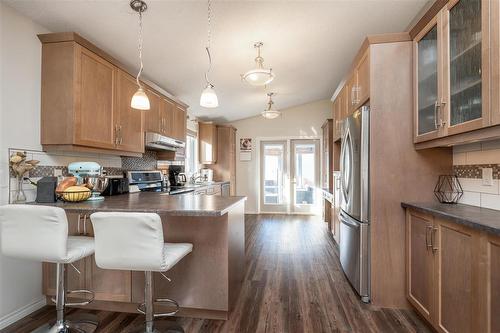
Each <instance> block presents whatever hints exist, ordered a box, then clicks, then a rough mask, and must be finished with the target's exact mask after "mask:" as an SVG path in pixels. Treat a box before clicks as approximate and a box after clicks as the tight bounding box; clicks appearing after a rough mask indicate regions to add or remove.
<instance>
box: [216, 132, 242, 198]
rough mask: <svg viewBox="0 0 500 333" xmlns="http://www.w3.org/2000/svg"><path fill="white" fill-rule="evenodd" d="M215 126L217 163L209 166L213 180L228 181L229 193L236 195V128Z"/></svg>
mask: <svg viewBox="0 0 500 333" xmlns="http://www.w3.org/2000/svg"><path fill="white" fill-rule="evenodd" d="M216 127H217V144H216V147H217V163H215V164H212V165H211V166H210V168H211V169H212V170H213V172H214V180H215V181H218V182H229V183H230V184H229V187H230V195H236V128H235V127H233V126H231V125H217V126H216ZM220 147H224V149H220Z"/></svg>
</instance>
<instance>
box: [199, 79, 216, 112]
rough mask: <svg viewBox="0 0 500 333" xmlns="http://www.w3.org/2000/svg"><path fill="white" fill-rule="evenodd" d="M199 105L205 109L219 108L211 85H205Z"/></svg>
mask: <svg viewBox="0 0 500 333" xmlns="http://www.w3.org/2000/svg"><path fill="white" fill-rule="evenodd" d="M200 105H201V106H203V107H205V108H216V107H218V106H219V100H218V99H217V94H216V93H215V90H214V86H213V85H211V84H209V85H207V87H206V88H205V89H204V90H203V92H202V93H201V97H200Z"/></svg>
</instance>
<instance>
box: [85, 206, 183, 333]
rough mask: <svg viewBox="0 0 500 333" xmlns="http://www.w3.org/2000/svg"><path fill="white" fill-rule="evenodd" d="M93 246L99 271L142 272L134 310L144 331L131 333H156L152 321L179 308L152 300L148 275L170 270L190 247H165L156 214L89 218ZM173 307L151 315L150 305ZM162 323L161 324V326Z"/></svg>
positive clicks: (162, 300)
mask: <svg viewBox="0 0 500 333" xmlns="http://www.w3.org/2000/svg"><path fill="white" fill-rule="evenodd" d="M90 220H91V221H92V225H93V227H94V235H95V236H94V237H95V244H96V253H95V260H96V264H97V266H98V267H99V268H102V269H114V270H131V271H144V272H145V287H144V303H143V304H141V305H139V307H138V308H137V310H138V312H140V313H142V314H144V315H145V316H146V322H145V327H140V328H137V329H136V330H133V331H132V332H146V333H157V332H159V330H158V329H157V328H156V329H155V327H154V318H158V317H166V316H173V315H175V314H176V313H177V312H178V311H179V304H178V303H177V302H176V301H175V300H172V299H168V298H160V299H156V300H153V278H152V272H161V274H162V276H164V277H165V278H166V279H168V281H170V279H169V278H167V277H166V276H165V275H163V273H164V272H166V271H168V270H170V269H171V268H173V267H174V266H175V265H176V264H178V263H179V262H180V261H181V260H182V259H183V258H184V257H185V256H187V255H188V254H189V253H190V252H192V251H193V244H190V243H165V242H164V239H163V225H162V222H161V218H160V216H159V215H158V214H154V213H123V212H99V213H94V214H92V215H90ZM155 301H156V303H160V304H164V305H166V304H169V305H173V306H175V307H176V310H175V311H172V312H168V313H155V312H154V303H155ZM164 323H165V322H164ZM167 332H183V330H182V327H175V328H173V327H169V328H168V331H167Z"/></svg>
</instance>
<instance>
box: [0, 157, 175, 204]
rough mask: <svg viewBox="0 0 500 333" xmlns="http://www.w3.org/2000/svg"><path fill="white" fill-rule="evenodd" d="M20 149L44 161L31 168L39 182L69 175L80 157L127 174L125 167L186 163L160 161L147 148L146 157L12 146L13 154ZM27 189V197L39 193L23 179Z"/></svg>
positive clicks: (12, 189) (109, 170)
mask: <svg viewBox="0 0 500 333" xmlns="http://www.w3.org/2000/svg"><path fill="white" fill-rule="evenodd" d="M17 151H24V152H26V154H27V159H28V160H30V159H34V160H38V161H40V163H39V164H38V165H37V166H36V168H35V169H33V170H31V171H29V174H28V177H29V178H30V180H32V181H33V182H35V183H36V182H37V181H38V180H39V179H40V178H42V177H49V176H54V175H62V176H68V167H67V166H68V164H70V163H72V162H78V161H94V162H97V163H99V164H100V165H102V166H103V169H104V171H105V172H106V174H107V175H123V173H124V172H125V171H130V170H156V169H165V168H168V166H169V165H171V164H179V163H180V164H183V162H179V161H158V160H157V155H156V152H154V151H146V152H145V154H144V155H143V157H142V158H139V157H120V156H113V155H102V154H91V153H75V152H68V153H64V152H57V153H45V152H42V151H33V150H23V149H9V156H10V155H11V154H13V153H15V152H17ZM9 175H10V181H9V197H10V198H12V196H13V195H14V193H15V191H16V189H17V181H16V177H15V175H14V174H13V173H12V172H11V171H10V170H9ZM23 189H24V191H25V193H26V196H27V201H34V200H35V197H36V187H35V186H33V185H31V184H30V183H29V182H28V181H25V182H24V183H23Z"/></svg>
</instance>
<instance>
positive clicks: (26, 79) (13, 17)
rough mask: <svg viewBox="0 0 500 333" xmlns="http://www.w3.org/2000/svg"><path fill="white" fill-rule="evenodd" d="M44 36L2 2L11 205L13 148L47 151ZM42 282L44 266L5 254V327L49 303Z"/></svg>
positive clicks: (4, 166)
mask: <svg viewBox="0 0 500 333" xmlns="http://www.w3.org/2000/svg"><path fill="white" fill-rule="evenodd" d="M44 32H47V30H46V29H44V28H43V27H41V26H39V25H37V24H35V23H34V22H32V21H31V20H29V19H27V18H25V17H22V16H20V15H19V14H17V12H15V11H14V10H12V9H11V8H10V7H8V6H6V5H5V4H3V3H2V2H0V78H1V81H0V204H5V203H7V202H8V183H9V174H8V162H7V154H8V153H7V150H8V148H9V147H11V148H23V149H36V150H39V149H41V147H40V68H41V66H40V57H41V48H40V42H39V41H38V38H37V36H36V34H38V33H44ZM41 281H42V270H41V264H40V263H31V262H26V261H18V260H14V259H9V258H5V257H3V256H0V329H1V328H2V326H5V325H6V324H8V323H10V321H11V319H12V320H15V319H17V318H18V317H19V316H22V315H25V314H27V313H29V312H31V311H32V310H34V309H35V308H37V307H39V306H41V305H43V304H44V301H43V297H42V290H41V286H42V284H41ZM16 315H17V316H16Z"/></svg>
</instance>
